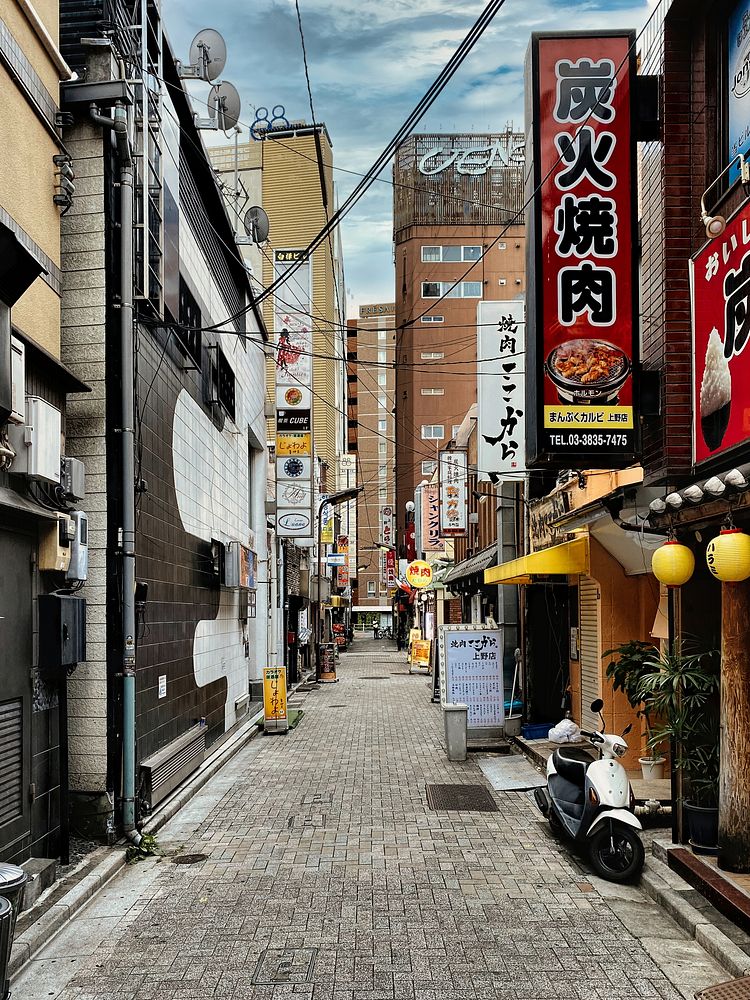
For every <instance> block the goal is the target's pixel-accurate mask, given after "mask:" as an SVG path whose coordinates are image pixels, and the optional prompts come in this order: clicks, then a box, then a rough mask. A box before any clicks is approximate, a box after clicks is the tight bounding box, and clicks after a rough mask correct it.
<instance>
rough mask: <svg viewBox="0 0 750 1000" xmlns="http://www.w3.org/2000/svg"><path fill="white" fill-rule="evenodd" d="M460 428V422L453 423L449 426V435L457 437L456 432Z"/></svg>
mask: <svg viewBox="0 0 750 1000" xmlns="http://www.w3.org/2000/svg"><path fill="white" fill-rule="evenodd" d="M460 430H461V424H454V425H453V426H452V427H451V437H452V438H455V437H458V432H459V431H460Z"/></svg>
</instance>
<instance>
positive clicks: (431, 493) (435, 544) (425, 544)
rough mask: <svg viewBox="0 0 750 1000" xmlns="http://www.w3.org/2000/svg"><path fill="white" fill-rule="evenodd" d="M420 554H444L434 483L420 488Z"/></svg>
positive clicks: (436, 487) (438, 499)
mask: <svg viewBox="0 0 750 1000" xmlns="http://www.w3.org/2000/svg"><path fill="white" fill-rule="evenodd" d="M420 546H421V547H420V552H445V542H444V540H443V539H442V538H441V537H440V492H439V489H438V486H437V484H436V483H430V484H429V486H423V487H422V540H421V542H420Z"/></svg>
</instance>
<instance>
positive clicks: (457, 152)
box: [417, 139, 524, 177]
mask: <svg viewBox="0 0 750 1000" xmlns="http://www.w3.org/2000/svg"><path fill="white" fill-rule="evenodd" d="M523 163H524V146H523V144H520V145H515V146H510V145H509V144H508V142H507V141H506V140H504V139H497V140H496V141H495V142H493V143H490V144H489V145H488V146H479V147H477V148H475V149H464V148H463V147H461V146H453V147H451V146H447V145H445V146H444V145H440V146H436V147H435V148H434V149H430V150H428V151H427V152H426V153H425V154H424V155H423V156H421V157H420V159H419V163H418V164H417V168H418V170H419V172H420V174H424V175H425V176H426V177H432V176H434V175H435V174H442V173H443V171H444V170H447V169H448V167H451V166H453V165H454V164H455V168H456V173H457V174H463V175H464V176H468V177H481V176H482V175H483V174H486V173H487V171H488V170H491V169H492V168H493V167H494V166H500V167H510V166H522V165H523Z"/></svg>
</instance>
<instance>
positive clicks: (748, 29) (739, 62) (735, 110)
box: [725, 0, 750, 182]
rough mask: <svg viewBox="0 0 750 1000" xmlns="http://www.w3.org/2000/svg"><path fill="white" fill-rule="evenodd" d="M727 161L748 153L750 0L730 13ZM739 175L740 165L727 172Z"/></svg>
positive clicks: (743, 2) (731, 175)
mask: <svg viewBox="0 0 750 1000" xmlns="http://www.w3.org/2000/svg"><path fill="white" fill-rule="evenodd" d="M725 72H726V93H727V118H728V140H729V148H728V154H729V156H728V162H730V163H731V161H732V160H733V159H735V158H736V157H737V155H738V154H739V153H743V154H744V155H745V156H747V155H748V153H749V152H750V0H740V2H739V3H737V4H736V5H735V7H734V9H733V11H732V13H731V14H730V15H729V24H728V26H727V46H726V70H725ZM739 176H740V168H739V164H736V163H735V164H733V165H732V167H731V169H730V171H729V180H730V182H732V181H736V180H737V179H738V177H739Z"/></svg>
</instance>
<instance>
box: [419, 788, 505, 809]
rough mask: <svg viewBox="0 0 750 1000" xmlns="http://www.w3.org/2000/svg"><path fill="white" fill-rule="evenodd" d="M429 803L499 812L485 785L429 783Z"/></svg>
mask: <svg viewBox="0 0 750 1000" xmlns="http://www.w3.org/2000/svg"><path fill="white" fill-rule="evenodd" d="M427 805H428V806H429V807H430V808H431V809H447V810H451V811H460V812H497V803H496V802H495V800H494V799H493V798H492V795H491V794H490V791H489V789H488V788H487V787H486V786H485V785H427Z"/></svg>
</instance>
